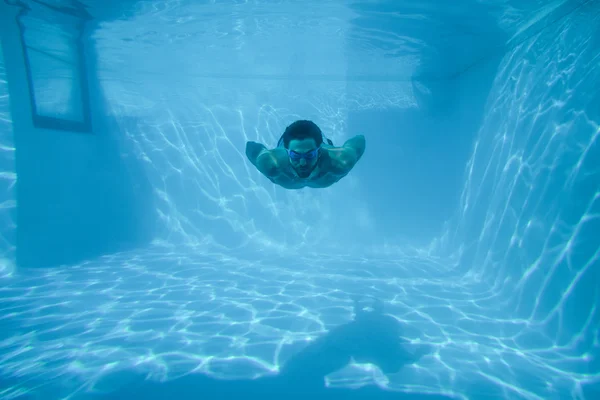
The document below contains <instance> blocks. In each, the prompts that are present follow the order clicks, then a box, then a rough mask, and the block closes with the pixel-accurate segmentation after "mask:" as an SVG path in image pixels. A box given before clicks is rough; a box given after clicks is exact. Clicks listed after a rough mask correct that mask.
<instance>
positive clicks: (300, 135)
mask: <svg viewBox="0 0 600 400" xmlns="http://www.w3.org/2000/svg"><path fill="white" fill-rule="evenodd" d="M364 152H365V137H364V136H363V135H357V136H354V137H353V138H351V139H348V140H347V141H346V143H344V145H343V146H342V147H334V146H333V143H332V142H331V140H329V139H326V140H324V137H323V133H322V132H321V129H320V128H319V127H318V126H317V125H316V124H315V123H314V122H312V121H307V120H299V121H296V122H293V123H292V124H290V125H289V126H288V127H287V128H286V129H285V132H284V133H283V135H282V136H281V138H280V139H279V143H278V144H277V147H276V148H274V149H272V150H268V149H267V148H266V147H265V146H264V145H262V144H260V143H256V142H252V141H250V142H248V143H246V156H247V157H248V159H249V160H250V162H251V163H252V164H253V165H254V166H255V167H256V168H257V169H258V170H259V171H260V172H261V173H262V174H263V175H264V176H266V177H267V178H269V179H270V180H271V182H273V183H275V184H277V185H280V186H282V187H284V188H286V189H301V188H303V187H306V186H308V187H311V188H326V187H328V186H331V185H333V184H334V183H336V182H337V181H339V180H340V179H342V178H343V177H344V176H346V175H347V174H348V172H350V170H351V169H352V168H353V167H354V165H356V163H357V162H358V160H360V158H361V157H362V155H363V153H364Z"/></svg>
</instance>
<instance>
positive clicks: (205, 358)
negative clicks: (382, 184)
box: [0, 249, 578, 399]
mask: <svg viewBox="0 0 600 400" xmlns="http://www.w3.org/2000/svg"><path fill="white" fill-rule="evenodd" d="M402 276H411V277H412V278H400V277H402ZM1 295H2V298H3V301H2V304H3V306H2V317H1V320H0V321H1V324H2V327H3V329H2V336H3V337H2V340H1V341H0V354H1V356H0V361H1V365H2V375H3V376H4V377H7V378H8V377H10V378H13V379H14V378H18V380H17V381H18V384H17V385H15V386H12V387H8V388H3V393H2V395H3V398H6V399H10V398H15V399H16V398H18V395H20V394H23V393H25V392H26V391H27V390H37V391H38V392H42V393H44V392H46V393H48V395H51V393H60V394H61V395H62V396H65V395H67V394H71V395H74V394H79V395H81V394H82V393H83V392H85V391H89V390H93V388H94V387H101V386H102V378H103V377H105V376H106V375H108V374H110V373H114V372H116V371H121V370H136V371H143V372H147V373H148V375H149V377H150V379H174V378H176V377H178V376H182V375H184V374H188V373H204V374H208V375H210V376H215V377H229V378H231V377H236V378H257V377H260V376H266V375H270V374H273V373H274V372H276V371H277V369H278V367H279V366H281V364H282V363H283V364H285V360H286V359H287V358H288V357H289V356H290V355H291V354H293V353H295V352H297V351H299V350H301V349H302V347H303V346H304V345H305V344H306V342H307V341H309V340H311V339H315V338H316V337H318V336H320V335H322V334H324V333H325V332H326V331H327V330H329V329H331V328H333V327H335V326H338V325H341V324H343V323H346V322H347V321H348V320H350V319H352V301H351V299H352V297H353V296H356V295H361V296H363V295H368V296H374V297H377V298H378V299H381V300H382V301H384V303H385V311H386V312H387V313H390V314H391V315H393V316H394V317H395V318H396V319H397V320H398V321H399V323H400V324H401V325H402V326H403V330H404V335H405V339H406V340H407V341H408V343H407V346H408V347H409V348H410V347H411V346H418V345H428V346H430V347H431V351H430V353H429V354H427V355H426V356H424V357H423V358H422V359H421V360H419V361H418V362H417V363H416V364H415V365H409V366H406V367H404V369H402V370H401V371H400V372H399V373H398V374H391V375H388V376H384V375H383V374H381V372H380V371H379V370H378V369H377V368H375V367H373V366H372V365H353V366H350V367H348V368H346V369H343V370H341V371H339V372H336V373H334V374H332V375H330V376H329V377H328V381H329V384H330V385H334V386H335V385H339V386H356V385H359V386H360V385H364V384H369V383H371V384H373V383H375V384H379V385H382V386H386V387H389V388H392V389H395V390H400V391H405V392H430V393H436V392H437V393H439V392H441V393H455V394H456V395H457V396H458V397H460V396H461V391H462V389H461V388H465V387H470V385H473V384H474V382H481V381H482V376H483V377H488V378H489V379H490V380H491V381H492V382H493V383H494V384H495V385H499V386H505V387H506V391H507V392H508V393H510V392H513V391H514V392H519V390H520V389H519V388H520V387H527V386H531V380H532V379H535V382H537V383H539V387H538V388H536V389H537V390H539V391H540V392H539V393H537V394H536V393H533V392H530V393H521V394H522V395H523V396H522V397H524V398H543V397H544V393H553V390H560V391H563V394H564V395H566V394H567V393H569V391H570V390H572V389H573V388H574V387H575V384H576V381H577V379H578V377H576V376H573V375H571V374H568V373H565V372H562V371H561V369H560V368H559V367H560V361H559V360H557V359H555V357H556V356H555V351H554V350H552V349H550V348H547V349H535V350H531V349H529V343H530V342H531V340H536V341H537V342H538V343H549V342H550V338H548V337H546V336H545V335H544V333H543V332H541V331H539V332H535V331H532V330H531V329H530V327H529V322H528V321H527V320H524V319H509V318H506V312H505V310H504V308H503V304H498V303H497V301H496V299H494V296H493V292H490V291H489V290H486V289H485V288H484V286H479V287H478V286H475V285H471V284H466V283H462V282H460V281H458V280H453V279H452V278H449V277H448V276H447V265H443V264H440V262H439V260H435V259H427V258H426V257H423V256H422V255H416V254H415V255H412V256H409V255H405V256H404V257H401V258H397V259H384V260H367V259H363V260H360V259H355V258H348V259H343V258H341V259H334V258H331V257H329V258H327V256H324V257H311V258H308V259H306V258H298V259H296V260H287V259H284V258H281V259H275V260H273V259H271V260H259V259H256V260H253V261H249V260H245V259H242V260H240V259H235V258H232V257H225V256H219V255H216V254H214V255H210V256H209V255H206V256H197V255H189V256H184V255H182V253H181V251H177V252H168V251H166V250H165V249H162V250H160V249H155V250H147V251H144V252H142V253H139V254H131V253H126V254H121V255H117V256H113V257H105V258H102V259H100V260H98V261H96V262H90V263H86V264H83V265H80V266H77V267H71V268H63V269H60V270H47V271H41V272H38V271H35V272H34V271H31V274H29V273H27V275H24V276H23V277H22V279H19V280H18V281H14V282H11V283H10V284H8V285H5V286H4V287H3V288H2V289H1ZM545 382H552V383H553V385H554V388H548V387H546V388H544V387H543V383H545ZM38 385H39V386H38ZM61 385H64V387H62V389H61V390H58V388H57V387H60V386H61Z"/></svg>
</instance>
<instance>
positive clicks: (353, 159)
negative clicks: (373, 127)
mask: <svg viewBox="0 0 600 400" xmlns="http://www.w3.org/2000/svg"><path fill="white" fill-rule="evenodd" d="M365 147H366V141H365V137H364V135H356V136H354V137H353V138H350V139H348V140H347V141H346V143H344V145H343V146H341V147H333V148H330V149H327V152H328V153H329V157H331V160H332V164H333V165H332V166H333V167H334V168H335V169H337V170H339V172H340V173H344V172H345V173H347V172H348V171H350V170H351V169H352V168H353V167H354V166H355V165H356V163H357V162H358V160H360V158H361V157H362V155H363V154H364V152H365Z"/></svg>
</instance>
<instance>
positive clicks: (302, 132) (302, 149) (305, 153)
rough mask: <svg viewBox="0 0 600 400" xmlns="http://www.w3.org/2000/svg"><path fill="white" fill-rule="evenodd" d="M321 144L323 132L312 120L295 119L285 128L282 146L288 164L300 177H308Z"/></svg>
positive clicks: (316, 159)
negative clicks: (287, 157)
mask: <svg viewBox="0 0 600 400" xmlns="http://www.w3.org/2000/svg"><path fill="white" fill-rule="evenodd" d="M321 144H323V134H322V132H321V129H319V127H318V126H317V125H316V124H315V123H314V122H312V121H306V120H300V121H296V122H294V123H292V124H291V125H290V126H288V127H287V128H286V130H285V132H284V134H283V146H284V147H285V148H286V149H287V151H288V154H289V157H290V164H291V165H292V167H293V168H294V169H295V170H296V173H297V174H298V176H300V177H301V178H306V177H308V176H309V175H310V173H311V172H312V171H313V169H314V168H315V167H316V165H317V161H318V160H319V149H320V148H321Z"/></svg>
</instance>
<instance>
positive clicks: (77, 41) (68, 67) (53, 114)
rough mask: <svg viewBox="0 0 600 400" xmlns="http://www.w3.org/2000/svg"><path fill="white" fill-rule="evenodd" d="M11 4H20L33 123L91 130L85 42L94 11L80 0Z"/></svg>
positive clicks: (18, 21) (82, 130) (80, 130)
mask: <svg viewBox="0 0 600 400" xmlns="http://www.w3.org/2000/svg"><path fill="white" fill-rule="evenodd" d="M8 3H9V4H11V5H13V6H17V7H21V11H20V12H19V14H18V16H17V23H18V25H19V31H20V34H21V43H22V45H23V49H24V55H25V68H26V69H27V79H28V85H29V96H30V101H31V109H32V118H33V123H34V125H35V126H36V127H37V128H46V129H56V130H68V131H78V132H89V131H90V130H91V121H90V105H89V94H88V84H87V77H86V69H85V52H84V46H83V43H82V40H81V38H82V36H83V31H84V28H85V23H86V22H87V21H88V20H89V19H90V17H89V14H87V12H86V11H85V10H84V9H83V7H82V6H81V5H79V3H77V2H69V6H62V5H61V6H56V5H53V4H50V3H47V2H42V1H35V0H34V1H30V2H27V3H25V2H22V1H18V0H16V1H9V2H8ZM62 3H64V2H62Z"/></svg>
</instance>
